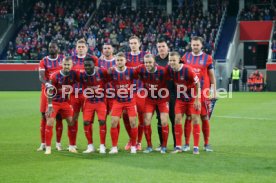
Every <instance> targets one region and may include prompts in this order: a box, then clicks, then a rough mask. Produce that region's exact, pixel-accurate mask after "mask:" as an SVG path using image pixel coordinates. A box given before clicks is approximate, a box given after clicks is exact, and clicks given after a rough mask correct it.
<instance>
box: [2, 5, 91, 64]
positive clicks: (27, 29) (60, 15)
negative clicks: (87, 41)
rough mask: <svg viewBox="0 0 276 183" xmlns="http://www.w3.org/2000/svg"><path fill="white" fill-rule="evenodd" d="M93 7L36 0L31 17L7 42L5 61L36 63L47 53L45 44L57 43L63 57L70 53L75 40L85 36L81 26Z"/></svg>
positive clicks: (83, 28)
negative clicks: (13, 39)
mask: <svg viewBox="0 0 276 183" xmlns="http://www.w3.org/2000/svg"><path fill="white" fill-rule="evenodd" d="M94 6H95V4H93V3H91V2H89V1H84V2H82V1H77V0H70V1H65V0H61V1H39V2H37V3H36V4H35V6H34V8H33V16H32V18H31V20H30V21H29V22H27V23H26V24H25V25H24V26H23V28H22V29H21V30H20V31H19V33H18V35H17V36H16V39H15V41H14V42H10V43H9V46H8V50H7V58H8V59H14V60H38V59H41V58H43V57H44V56H45V55H46V54H47V45H48V43H49V42H50V41H51V40H52V39H56V40H58V43H59V47H60V49H61V51H62V52H63V53H64V54H68V53H71V52H72V49H73V47H74V45H75V41H76V40H77V38H78V37H80V36H81V35H83V34H86V32H87V30H86V29H85V27H84V26H85V24H86V22H87V20H88V18H89V17H90V13H91V12H93V9H94Z"/></svg>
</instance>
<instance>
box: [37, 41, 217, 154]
mask: <svg viewBox="0 0 276 183" xmlns="http://www.w3.org/2000/svg"><path fill="white" fill-rule="evenodd" d="M202 44H203V40H202V38H200V37H193V38H192V39H191V48H192V52H187V53H185V55H183V56H182V57H181V55H179V53H178V52H174V51H171V52H169V48H168V46H167V43H166V41H165V40H163V39H160V40H158V42H157V49H158V55H157V56H154V55H152V54H151V53H147V52H143V51H140V50H139V47H140V40H139V38H138V37H136V36H131V37H130V38H129V47H130V49H131V51H130V52H128V53H122V52H119V53H117V54H116V56H114V55H113V47H112V45H110V44H104V45H103V50H102V56H101V57H100V58H99V59H98V58H97V57H95V56H92V55H88V54H87V50H88V48H87V44H86V41H85V40H84V39H80V40H78V41H77V43H76V55H74V56H71V57H64V56H62V55H59V54H58V52H59V49H58V46H57V43H56V42H51V43H50V44H49V56H47V57H45V58H43V59H42V60H41V61H40V65H39V79H40V81H41V82H42V87H41V105H40V112H41V114H42V118H41V123H40V136H41V145H40V147H39V148H38V149H37V150H38V151H43V150H45V154H51V152H52V151H51V141H52V136H53V126H54V123H55V121H56V149H57V150H58V151H60V150H62V147H61V136H62V131H63V124H62V120H63V119H65V120H66V121H67V124H68V138H69V149H68V150H69V152H72V153H77V146H76V145H77V144H76V138H77V134H78V118H79V113H80V112H81V111H82V112H83V126H84V132H85V136H86V139H87V144H88V145H87V149H86V150H85V151H84V152H83V153H92V152H95V151H96V149H95V147H94V145H93V138H92V133H93V130H92V129H93V127H92V126H93V123H94V117H95V114H96V113H97V117H98V122H99V136H100V147H99V153H101V154H105V153H106V146H105V144H106V135H107V124H106V122H107V120H106V119H107V115H110V116H111V124H108V126H110V136H111V141H112V147H111V148H110V151H109V154H116V153H118V137H119V133H120V131H121V129H120V119H121V118H123V121H124V126H125V129H126V131H127V134H128V136H129V141H128V142H127V144H126V146H125V147H124V149H125V150H127V151H128V150H130V153H136V152H137V151H142V146H141V141H142V138H143V135H145V139H146V142H147V147H146V149H144V151H143V152H144V153H151V152H152V151H153V145H152V139H151V136H152V129H151V121H152V117H153V115H154V113H155V112H156V115H157V120H158V125H157V127H158V130H157V131H158V136H159V146H158V147H157V148H156V149H155V150H156V151H160V152H161V153H166V152H167V141H168V136H169V131H170V129H169V126H170V128H171V132H172V136H173V141H174V147H173V151H172V153H180V152H183V151H184V152H186V151H190V136H191V133H192V134H193V140H194V142H193V154H199V141H200V132H201V129H202V132H203V137H204V150H205V151H207V152H211V151H213V150H212V148H211V146H210V144H209V137H210V124H209V116H210V107H209V106H210V102H211V100H212V99H214V98H216V81H215V75H214V68H213V62H212V57H211V56H210V55H208V54H206V53H204V52H202V46H203V45H202ZM109 94H112V95H109ZM184 114H185V117H186V118H185V124H184V129H183V127H182V121H183V116H184ZM137 117H138V123H137V122H136V118H137ZM169 121H170V123H171V125H169ZM200 121H201V122H202V127H201V126H200ZM183 132H184V136H185V143H184V144H183V142H182V139H183Z"/></svg>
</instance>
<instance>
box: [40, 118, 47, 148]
mask: <svg viewBox="0 0 276 183" xmlns="http://www.w3.org/2000/svg"><path fill="white" fill-rule="evenodd" d="M45 129H46V119H45V118H41V120H40V139H41V143H45Z"/></svg>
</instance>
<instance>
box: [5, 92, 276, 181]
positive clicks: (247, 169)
mask: <svg viewBox="0 0 276 183" xmlns="http://www.w3.org/2000/svg"><path fill="white" fill-rule="evenodd" d="M39 95H40V93H39V92H0V113H1V115H0V131H1V133H0V182H3V183H6V182H12V183H14V182H35V183H38V182H47V183H48V182H54V183H57V182H67V183H69V182H72V183H76V182H90V183H98V182H109V183H111V182H116V183H124V182H126V183H131V182H141V183H145V182H150V183H154V182H156V183H160V182H165V183H168V182H173V183H175V182H181V183H182V182H212V183H213V182H223V183H227V182H229V183H232V182H250V183H251V182H258V183H259V182H264V183H269V182H275V180H276V131H275V129H276V93H234V94H233V98H232V99H220V100H219V101H218V102H217V105H216V108H215V111H214V114H213V117H212V120H211V144H212V147H213V149H214V152H212V153H206V152H204V151H203V150H202V141H201V147H200V148H201V151H200V155H198V156H195V155H193V154H191V152H190V153H181V154H170V153H167V154H164V155H163V154H160V153H158V152H154V153H152V154H143V153H140V152H139V153H138V154H136V155H132V154H130V153H129V152H125V151H123V150H122V149H123V147H124V145H125V143H126V142H127V136H126V132H125V130H124V127H123V124H122V123H121V124H122V126H121V133H120V138H119V148H120V149H121V151H120V152H119V154H118V155H109V154H106V155H100V154H99V153H93V154H89V155H83V154H82V153H78V154H71V153H68V152H67V151H62V152H57V151H56V150H53V151H52V154H51V155H50V156H46V155H44V154H43V152H36V148H37V147H38V146H39V143H40V140H39V139H40V138H39V121H40V113H39ZM79 121H80V122H79V133H78V140H77V143H78V144H77V145H78V147H79V152H81V151H83V150H84V149H85V148H86V140H85V136H84V133H83V128H82V123H81V118H80V120H79ZM108 124H109V121H108ZM152 124H153V144H154V145H157V144H158V141H157V130H156V119H153V122H152ZM109 127H110V124H109V125H108V133H107V147H108V148H110V144H111V141H110V135H109ZM93 128H94V135H93V136H94V144H95V146H96V147H98V146H99V138H98V124H97V123H95V125H94V127H93ZM201 138H202V135H201ZM54 141H55V135H54V138H53V147H54V144H55V143H54ZM67 143H68V140H67V128H66V124H65V122H64V132H63V139H62V144H63V148H64V149H65V148H66V146H67ZM142 145H143V147H144V148H145V146H146V142H145V140H144V139H143V143H142ZM168 149H169V150H172V138H171V135H170V137H169V144H168Z"/></svg>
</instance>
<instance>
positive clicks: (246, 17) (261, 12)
mask: <svg viewBox="0 0 276 183" xmlns="http://www.w3.org/2000/svg"><path fill="white" fill-rule="evenodd" d="M239 20H242V21H256V20H263V21H269V20H276V9H275V7H273V6H271V5H264V6H261V7H259V6H257V5H256V4H252V5H248V6H246V7H245V8H244V9H243V10H242V11H241V12H240V16H239Z"/></svg>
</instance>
